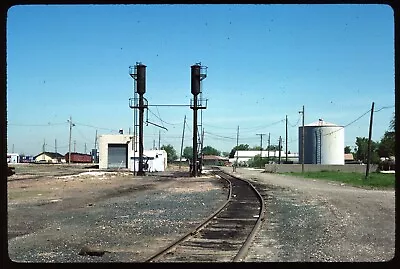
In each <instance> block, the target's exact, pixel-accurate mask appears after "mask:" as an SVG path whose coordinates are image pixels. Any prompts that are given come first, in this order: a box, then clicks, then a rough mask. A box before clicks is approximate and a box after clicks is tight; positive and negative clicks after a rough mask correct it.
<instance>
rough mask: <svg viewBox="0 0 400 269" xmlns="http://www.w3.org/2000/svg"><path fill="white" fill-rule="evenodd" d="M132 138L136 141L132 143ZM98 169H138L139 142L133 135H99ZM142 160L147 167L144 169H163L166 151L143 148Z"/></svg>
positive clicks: (165, 165) (151, 170)
mask: <svg viewBox="0 0 400 269" xmlns="http://www.w3.org/2000/svg"><path fill="white" fill-rule="evenodd" d="M134 140H135V142H136V143H134ZM98 141H99V169H121V168H125V169H126V168H127V169H129V170H131V171H138V169H139V144H138V139H134V136H133V135H124V134H108V135H100V136H99V139H98ZM143 161H144V163H145V164H147V166H148V168H147V169H146V170H145V171H149V172H155V171H165V169H166V167H167V152H166V151H164V150H144V151H143Z"/></svg>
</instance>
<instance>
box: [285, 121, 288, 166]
mask: <svg viewBox="0 0 400 269" xmlns="http://www.w3.org/2000/svg"><path fill="white" fill-rule="evenodd" d="M287 125H288V120H287V115H286V138H285V144H286V148H285V152H286V153H285V155H286V158H285V161H286V163H287V162H288V156H287V154H288V151H287V141H288V131H287Z"/></svg>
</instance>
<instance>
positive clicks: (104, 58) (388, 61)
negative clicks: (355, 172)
mask: <svg viewBox="0 0 400 269" xmlns="http://www.w3.org/2000/svg"><path fill="white" fill-rule="evenodd" d="M6 44H7V117H8V129H7V135H8V137H7V140H8V152H11V151H12V149H13V148H14V151H15V152H18V153H25V154H31V155H36V154H38V153H40V152H41V151H42V148H43V143H45V144H46V146H45V150H46V151H54V149H55V143H56V141H57V151H58V152H60V153H62V154H65V153H66V152H67V151H68V138H69V125H68V123H67V120H68V118H69V117H70V116H71V117H72V121H73V122H74V123H75V124H76V125H75V126H74V127H73V129H72V141H76V142H75V143H76V144H75V147H76V151H78V152H83V151H84V147H85V143H86V148H87V150H89V149H90V148H93V146H94V141H95V133H96V130H97V131H98V134H110V133H117V131H118V129H120V128H122V129H124V130H125V132H128V130H129V128H131V130H132V125H133V111H132V109H130V108H129V101H128V100H129V98H131V97H133V80H132V78H131V77H130V76H129V72H128V70H129V69H128V68H129V66H131V65H134V64H135V63H136V62H138V61H140V62H142V63H143V64H145V65H146V66H147V79H146V83H147V91H146V93H145V95H144V97H145V98H146V99H147V100H148V102H149V104H152V105H156V104H189V101H190V99H191V98H192V95H191V93H190V66H191V65H193V64H195V63H196V62H201V63H202V64H203V65H206V66H208V72H207V73H208V76H207V78H206V79H205V80H203V85H202V87H203V97H204V98H207V99H208V106H207V109H206V110H204V111H203V112H202V119H203V128H204V131H205V137H204V145H205V146H206V145H210V146H212V147H214V148H216V149H218V150H220V151H230V150H231V149H232V148H233V147H234V146H235V145H236V132H237V126H239V143H240V144H242V143H243V144H249V145H250V146H257V145H260V136H259V135H257V134H259V133H265V134H267V135H266V136H265V137H264V141H263V145H264V146H265V145H266V144H267V136H268V133H270V135H271V143H272V144H277V143H278V139H279V136H282V137H283V139H284V138H285V137H284V136H285V122H284V119H285V115H287V116H288V120H289V129H288V133H289V135H288V136H289V137H288V150H290V151H291V152H298V137H297V133H298V130H297V128H298V126H299V124H300V125H301V120H300V115H299V113H298V112H299V111H300V110H301V108H302V106H303V105H304V106H305V123H306V124H307V123H311V122H315V121H317V120H318V119H319V118H323V119H324V120H326V121H328V122H332V123H335V124H338V125H341V126H344V125H347V124H348V123H350V122H352V121H353V120H355V119H357V118H358V117H359V116H361V115H362V114H364V113H365V112H366V111H368V110H369V109H370V108H371V104H372V102H375V110H379V109H381V108H382V107H388V108H384V109H382V110H380V111H379V112H376V113H374V126H373V135H372V139H373V140H380V139H381V137H382V136H383V134H384V132H385V131H386V130H387V129H388V125H389V122H390V119H391V118H392V113H393V112H394V103H395V101H394V99H395V94H394V17H393V10H392V9H391V7H389V6H386V5H68V6H62V5H35V6H27V5H24V6H14V7H12V8H10V9H9V10H8V16H7V43H6ZM185 115H186V117H187V127H186V130H185V140H184V147H185V146H191V145H192V132H191V130H192V129H193V121H192V118H193V111H192V110H191V109H190V108H189V107H155V106H152V107H150V111H149V121H151V122H154V123H156V124H159V125H163V126H164V127H166V128H167V129H168V131H166V130H163V129H160V128H158V127H155V126H152V125H148V126H145V129H144V130H145V131H144V132H145V137H144V142H145V149H149V148H151V147H152V146H153V143H155V145H156V146H158V139H159V134H160V137H161V145H163V144H172V145H173V146H174V148H175V149H176V151H177V152H178V154H179V152H180V145H181V136H182V127H183V120H184V116H185ZM369 115H370V114H369V113H367V114H366V115H365V116H364V117H362V118H360V119H359V120H357V121H356V122H354V123H353V124H351V125H349V126H348V127H346V128H345V132H344V133H345V144H346V145H349V146H352V147H353V146H355V138H356V137H357V136H362V137H368V125H369ZM199 118H200V115H199ZM160 119H161V120H162V121H161V120H160ZM296 124H297V125H296ZM55 140H56V141H55ZM72 149H74V145H72Z"/></svg>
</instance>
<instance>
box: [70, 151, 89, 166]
mask: <svg viewBox="0 0 400 269" xmlns="http://www.w3.org/2000/svg"><path fill="white" fill-rule="evenodd" d="M65 161H66V162H67V163H68V162H69V154H68V153H66V154H65ZM91 162H92V155H90V154H83V153H77V152H71V163H91Z"/></svg>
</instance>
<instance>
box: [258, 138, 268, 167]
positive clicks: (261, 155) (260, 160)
mask: <svg viewBox="0 0 400 269" xmlns="http://www.w3.org/2000/svg"><path fill="white" fill-rule="evenodd" d="M256 135H259V136H260V137H261V149H260V150H261V153H260V168H262V141H263V135H266V134H256Z"/></svg>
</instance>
